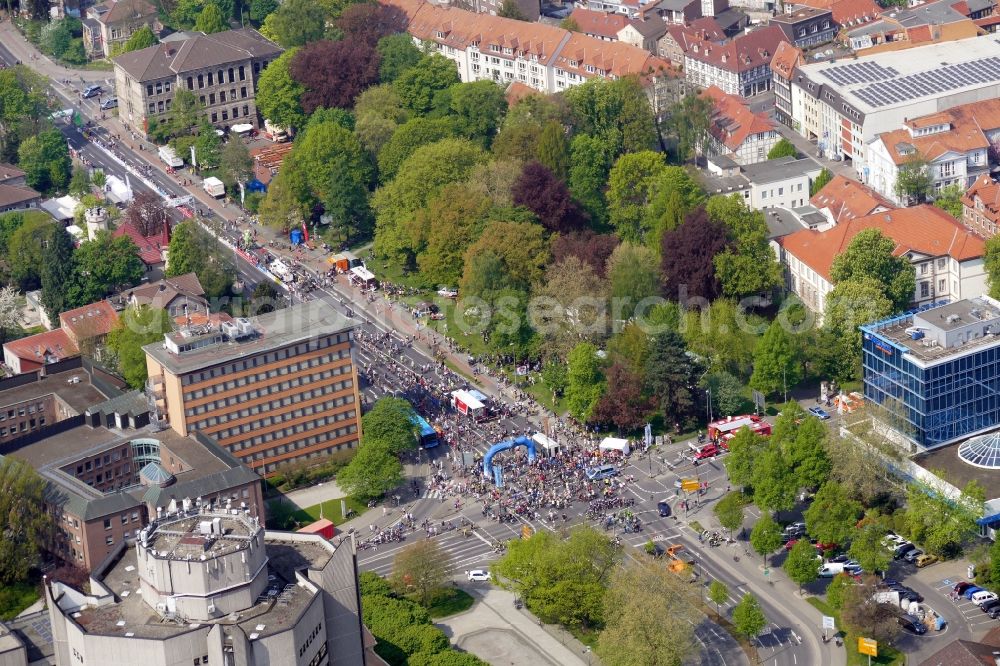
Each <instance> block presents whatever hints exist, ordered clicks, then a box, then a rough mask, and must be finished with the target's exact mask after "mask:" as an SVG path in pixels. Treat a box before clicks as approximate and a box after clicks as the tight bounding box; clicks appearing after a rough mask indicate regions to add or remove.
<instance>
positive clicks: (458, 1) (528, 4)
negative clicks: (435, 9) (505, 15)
mask: <svg viewBox="0 0 1000 666" xmlns="http://www.w3.org/2000/svg"><path fill="white" fill-rule="evenodd" d="M434 1H435V2H436V4H439V5H444V6H452V7H457V8H459V9H467V10H469V11H470V12H476V13H477V14H489V15H490V16H496V15H497V13H498V12H499V11H500V9H501V8H503V0H434ZM514 4H515V5H516V6H517V8H518V10H519V11H520V12H521V15H522V16H523V17H524V19H525V20H526V21H537V20H538V18H539V17H540V16H541V14H542V3H541V2H540V1H539V0H514Z"/></svg>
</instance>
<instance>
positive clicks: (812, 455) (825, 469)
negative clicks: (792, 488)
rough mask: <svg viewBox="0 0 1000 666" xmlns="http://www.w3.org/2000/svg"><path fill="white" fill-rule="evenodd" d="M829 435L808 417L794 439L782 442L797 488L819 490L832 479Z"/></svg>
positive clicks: (821, 425)
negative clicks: (828, 449) (828, 450)
mask: <svg viewBox="0 0 1000 666" xmlns="http://www.w3.org/2000/svg"><path fill="white" fill-rule="evenodd" d="M827 435H828V431H827V429H826V426H824V425H823V423H822V422H821V421H820V420H819V419H817V418H816V417H815V416H808V417H806V418H805V419H804V420H803V421H802V425H801V426H800V427H799V428H798V432H796V434H795V438H794V439H788V440H784V441H781V442H780V447H781V450H782V452H783V453H784V455H785V457H786V458H787V459H788V460H789V461H790V463H791V465H792V469H793V470H794V475H795V484H796V487H798V488H819V487H820V486H822V485H823V484H824V483H826V481H827V479H828V478H829V477H830V470H831V469H832V467H833V465H832V463H831V461H830V456H829V455H828V454H827V451H826V442H827ZM838 543H839V542H838Z"/></svg>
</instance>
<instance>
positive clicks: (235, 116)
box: [233, 106, 240, 119]
mask: <svg viewBox="0 0 1000 666" xmlns="http://www.w3.org/2000/svg"><path fill="white" fill-rule="evenodd" d="M239 117H240V110H239V109H238V108H236V107H235V106H234V107H233V118H234V119H235V118H239Z"/></svg>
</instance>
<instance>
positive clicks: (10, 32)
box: [0, 19, 115, 83]
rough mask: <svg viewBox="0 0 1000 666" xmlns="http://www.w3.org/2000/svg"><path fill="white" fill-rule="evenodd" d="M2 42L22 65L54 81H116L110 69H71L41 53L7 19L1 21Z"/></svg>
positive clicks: (0, 35)
mask: <svg viewBox="0 0 1000 666" xmlns="http://www.w3.org/2000/svg"><path fill="white" fill-rule="evenodd" d="M0 42H2V43H3V45H4V46H5V47H7V50H8V51H10V52H11V54H12V55H13V56H14V57H15V58H17V59H18V60H20V61H21V64H22V65H27V66H28V67H30V68H31V69H33V70H35V71H36V72H39V73H41V74H44V75H45V76H47V77H49V78H50V79H53V82H61V81H63V80H64V79H70V80H72V81H74V82H80V81H83V82H85V83H95V82H109V83H113V82H114V77H115V73H114V72H113V71H110V70H109V71H100V70H84V69H70V68H69V67H63V66H62V65H60V64H58V63H55V62H53V61H52V60H51V59H50V58H49V57H48V56H47V55H44V54H43V53H40V52H39V51H38V49H36V48H35V46H34V45H33V44H32V43H31V42H29V41H28V40H27V39H25V38H24V36H23V35H21V33H20V32H18V30H17V27H15V26H14V24H13V23H11V22H10V21H9V20H6V19H5V20H4V21H2V22H0Z"/></svg>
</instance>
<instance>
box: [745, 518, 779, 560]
mask: <svg viewBox="0 0 1000 666" xmlns="http://www.w3.org/2000/svg"><path fill="white" fill-rule="evenodd" d="M750 545H751V546H753V549H754V552H756V553H757V554H758V555H760V556H762V557H763V558H764V566H765V567H766V566H767V556H768V555H770V554H771V553H773V552H774V551H776V550H778V548H779V547H780V546H781V525H779V524H778V523H776V522H774V518H772V517H771V514H770V513H768V512H766V511H765V512H763V513H762V514H761V516H760V519H759V520H758V521H757V523H756V524H755V525H754V526H753V529H752V530H750Z"/></svg>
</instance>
